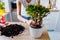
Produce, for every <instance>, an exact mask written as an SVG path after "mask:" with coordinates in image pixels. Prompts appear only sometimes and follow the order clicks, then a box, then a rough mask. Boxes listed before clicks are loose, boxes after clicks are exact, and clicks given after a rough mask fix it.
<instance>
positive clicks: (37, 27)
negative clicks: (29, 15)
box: [32, 25, 42, 29]
mask: <svg viewBox="0 0 60 40" xmlns="http://www.w3.org/2000/svg"><path fill="white" fill-rule="evenodd" d="M32 28H35V29H39V28H42V26H40V25H36V27H32Z"/></svg>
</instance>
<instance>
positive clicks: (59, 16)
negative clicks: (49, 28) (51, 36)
mask: <svg viewBox="0 0 60 40" xmlns="http://www.w3.org/2000/svg"><path fill="white" fill-rule="evenodd" d="M55 29H56V30H55V31H59V32H60V12H59V15H58V19H57V24H56V28H55Z"/></svg>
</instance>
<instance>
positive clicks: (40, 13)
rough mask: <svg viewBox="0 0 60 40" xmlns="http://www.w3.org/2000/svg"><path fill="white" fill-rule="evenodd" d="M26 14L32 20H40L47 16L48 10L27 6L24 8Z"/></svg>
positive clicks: (41, 7) (37, 6)
mask: <svg viewBox="0 0 60 40" xmlns="http://www.w3.org/2000/svg"><path fill="white" fill-rule="evenodd" d="M26 12H27V14H28V15H29V16H30V17H31V18H32V19H33V20H34V21H36V22H37V21H38V20H40V21H41V20H42V18H44V17H46V16H47V15H48V14H49V12H50V11H49V9H48V8H46V7H44V6H42V5H28V6H27V7H26Z"/></svg>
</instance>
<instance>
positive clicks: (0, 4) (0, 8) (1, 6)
mask: <svg viewBox="0 0 60 40" xmlns="http://www.w3.org/2000/svg"><path fill="white" fill-rule="evenodd" d="M4 5H5V4H4V2H1V1H0V13H5V7H4Z"/></svg>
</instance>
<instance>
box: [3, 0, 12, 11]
mask: <svg viewBox="0 0 60 40" xmlns="http://www.w3.org/2000/svg"><path fill="white" fill-rule="evenodd" d="M4 3H5V9H6V12H11V0H4Z"/></svg>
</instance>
